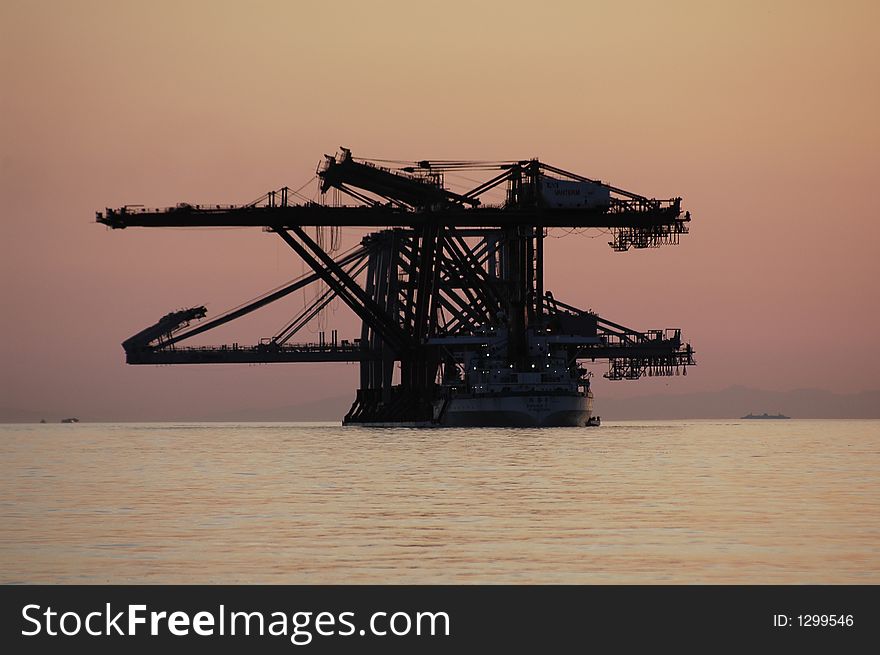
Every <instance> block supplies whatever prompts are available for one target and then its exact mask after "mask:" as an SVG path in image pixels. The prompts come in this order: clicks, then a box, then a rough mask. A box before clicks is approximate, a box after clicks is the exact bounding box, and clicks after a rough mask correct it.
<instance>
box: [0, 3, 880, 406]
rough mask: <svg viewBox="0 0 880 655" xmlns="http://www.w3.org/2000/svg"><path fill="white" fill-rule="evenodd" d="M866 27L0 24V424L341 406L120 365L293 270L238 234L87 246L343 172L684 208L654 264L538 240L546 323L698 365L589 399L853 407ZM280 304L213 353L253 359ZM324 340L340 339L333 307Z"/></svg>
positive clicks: (77, 19) (784, 16)
mask: <svg viewBox="0 0 880 655" xmlns="http://www.w3.org/2000/svg"><path fill="white" fill-rule="evenodd" d="M878 24H880V3H877V2H872V1H865V2H857V1H845V0H844V1H840V2H836V3H830V2H818V1H802V2H773V1H769V2H768V1H763V2H757V1H754V2H752V1H741V2H711V1H709V2H698V1H694V2H648V1H644V2H604V3H599V2H551V1H548V2H540V3H535V2H523V3H517V2H511V1H510V0H508V1H506V2H451V1H450V2H441V3H422V2H412V1H408V2H344V1H336V2H330V3H314V2H247V3H244V2H240V3H232V2H149V3H147V2H143V3H119V2H76V3H72V2H70V3H68V2H10V1H5V2H3V3H2V7H0V30H2V34H0V37H2V41H0V50H2V72H0V76H2V79H0V115H2V118H3V120H2V123H0V135H2V136H0V161H2V173H0V200H2V233H0V273H2V280H3V283H2V285H0V308H2V311H0V335H2V340H0V407H3V408H15V409H22V410H33V411H37V412H46V413H47V414H50V415H54V414H59V413H60V414H72V415H79V416H81V417H95V418H108V419H125V418H136V419H139V418H144V419H157V420H158V419H161V418H164V417H168V418H173V417H183V416H187V415H204V414H207V413H210V412H214V411H220V410H224V409H228V410H235V409H239V408H261V407H266V408H269V407H278V406H283V405H294V404H300V403H303V402H307V401H311V400H317V399H322V398H327V397H332V396H339V395H346V394H351V395H353V390H354V388H355V386H356V377H357V367H356V366H355V365H345V364H331V365H321V366H317V365H296V364H291V365H274V366H238V367H237V366H219V367H209V366H205V367H179V368H175V367H161V368H160V367H127V366H125V364H124V356H123V352H122V348H121V347H120V345H119V344H120V342H121V341H122V340H123V339H124V338H126V337H128V336H130V335H131V334H133V333H135V332H137V331H138V330H140V329H141V328H143V327H145V326H146V325H148V324H150V323H152V322H154V321H155V320H156V319H158V318H159V317H160V316H162V315H163V314H165V313H167V312H168V311H170V310H173V309H177V308H180V307H183V306H191V305H199V304H206V305H207V306H208V309H209V314H217V313H219V312H221V311H223V310H225V309H227V308H230V307H232V306H235V305H238V304H239V303H241V302H243V301H245V300H248V299H250V298H253V297H254V296H256V295H258V294H259V293H261V292H263V291H265V290H267V289H269V288H272V287H274V286H276V285H278V284H280V283H281V282H284V281H285V280H288V279H290V278H291V277H294V276H296V275H298V274H299V273H300V272H301V271H302V265H301V263H300V262H299V260H298V259H297V258H296V257H295V256H294V255H293V254H292V253H291V252H290V251H289V249H287V248H286V246H285V245H284V244H283V243H282V242H281V241H280V239H278V238H277V237H273V236H272V235H269V234H265V233H262V232H261V231H260V230H259V229H233V230H175V229H155V230H148V229H139V228H132V229H127V230H117V231H113V230H109V229H106V228H104V227H103V226H100V225H97V224H95V223H94V216H95V211H96V210H103V209H104V208H105V207H116V206H120V205H123V204H145V205H148V206H164V205H172V204H175V203H177V202H181V201H187V202H191V203H194V204H195V203H240V202H248V201H250V200H252V199H254V198H256V197H258V196H259V195H261V194H262V193H264V192H265V191H267V190H269V189H274V188H279V187H281V186H284V185H289V186H291V187H294V188H296V187H299V186H300V185H301V184H303V183H305V182H307V181H308V180H309V179H310V178H311V177H312V176H313V174H314V171H315V167H316V164H317V163H318V161H319V159H320V157H321V156H322V155H323V154H324V153H332V152H334V151H335V150H336V148H337V147H338V146H339V145H345V146H347V147H350V148H351V149H352V151H353V152H354V154H355V156H363V157H377V158H390V159H431V158H437V159H443V158H461V159H520V158H528V157H533V156H537V157H540V158H541V159H542V160H544V161H547V162H549V163H552V164H554V165H557V166H560V167H562V168H565V169H568V170H573V171H576V172H579V173H581V174H583V175H587V176H590V177H594V178H599V179H602V180H604V181H608V182H610V183H612V184H614V185H616V186H619V187H623V188H626V189H630V190H633V191H636V192H638V193H642V194H644V195H648V196H654V197H663V198H668V197H673V196H682V197H683V198H684V205H685V208H686V209H688V210H689V211H690V212H691V214H692V216H693V222H692V223H691V234H690V235H687V236H686V237H684V238H683V240H682V243H681V245H679V246H676V247H666V248H661V249H658V250H646V251H630V252H627V253H614V252H612V251H611V249H610V248H609V247H608V246H607V245H606V241H607V237H606V236H605V235H601V234H597V233H587V234H584V235H579V236H569V237H566V238H561V239H552V240H550V241H548V244H547V266H546V279H547V288H548V289H550V290H552V291H553V292H554V295H555V296H556V297H557V298H559V299H561V300H565V301H567V302H569V303H571V304H574V305H577V306H580V307H585V308H592V309H593V310H594V311H596V312H597V313H599V314H600V315H602V316H604V317H607V318H609V319H611V320H613V321H616V322H619V323H623V324H625V325H629V326H631V327H634V328H639V329H651V328H664V327H681V328H682V329H683V330H684V334H685V337H686V338H687V339H688V340H689V341H690V342H691V343H692V344H693V346H694V348H695V350H696V352H697V355H696V357H697V360H698V364H699V365H698V366H697V367H696V368H694V369H693V370H691V371H690V372H689V374H688V376H687V377H679V378H665V379H646V380H643V381H640V382H608V381H605V380H601V379H600V380H599V381H598V382H597V383H596V384H595V386H594V391H595V393H596V396H597V402H598V399H599V398H601V396H602V395H605V396H607V397H623V396H633V395H641V394H646V393H655V392H657V393H659V392H662V393H680V392H690V391H697V390H717V389H722V388H725V387H728V386H730V385H746V386H753V387H760V388H765V389H772V390H786V389H794V388H801V387H817V388H823V389H829V390H832V391H836V392H857V391H862V390H868V389H877V388H878V387H880V382H878V380H877V374H878V370H880V339H878V325H880V293H878V282H877V281H878V278H880V256H878V245H880V215H878V214H880V212H878V209H877V207H878V192H877V177H878V173H880V120H878V116H880V39H878V38H877V35H876V30H877V26H878ZM450 181H454V180H450ZM465 183H466V182H465ZM306 192H307V193H308V194H309V195H311V194H313V193H314V192H315V187H314V184H312V185H311V186H309V187H307V189H306ZM359 234H360V232H357V231H347V233H346V235H345V236H346V240H347V241H348V242H351V241H353V240H355V239H357V238H358V236H359ZM557 235H558V234H557ZM302 302H303V297H302V295H297V296H296V297H295V298H292V299H291V301H290V303H289V304H287V305H285V306H279V307H278V308H277V309H276V310H275V311H274V313H272V312H269V313H267V314H266V316H261V317H256V316H255V317H254V319H253V321H250V322H242V323H240V324H238V323H233V324H231V325H230V326H229V327H228V328H225V329H224V330H223V331H217V332H216V335H212V338H211V339H210V341H214V342H222V341H239V342H241V343H252V342H256V341H257V340H258V339H259V338H260V337H264V336H270V335H271V334H273V333H274V332H275V331H276V330H277V329H278V328H279V327H281V326H282V325H283V323H284V319H285V317H286V316H288V315H292V314H293V313H295V312H296V310H297V309H298V308H300V307H301V306H302ZM329 324H333V325H334V326H336V325H338V326H339V327H340V332H341V337H342V338H346V337H354V336H357V334H356V332H355V321H354V320H353V319H352V318H350V317H349V316H348V310H347V309H345V308H344V307H341V308H339V309H338V311H337V312H336V314H332V313H331V314H330V316H329V318H328V325H329ZM595 370H596V372H597V374H601V372H602V371H603V370H604V368H603V367H602V366H598V365H597V367H596V368H595ZM771 409H772V408H771ZM53 413H54V414H53Z"/></svg>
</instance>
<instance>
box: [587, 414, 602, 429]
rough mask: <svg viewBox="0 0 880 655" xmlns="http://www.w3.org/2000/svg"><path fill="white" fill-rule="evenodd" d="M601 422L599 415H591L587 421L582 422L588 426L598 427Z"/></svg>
mask: <svg viewBox="0 0 880 655" xmlns="http://www.w3.org/2000/svg"><path fill="white" fill-rule="evenodd" d="M601 424H602V417H601V416H591V417H590V418H588V419H587V422H586V423H585V424H584V425H586V426H587V427H588V428H598V427H599V426H600V425H601Z"/></svg>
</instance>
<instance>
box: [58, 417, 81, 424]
mask: <svg viewBox="0 0 880 655" xmlns="http://www.w3.org/2000/svg"><path fill="white" fill-rule="evenodd" d="M61 422H62V423H79V419H78V418H63V419H61Z"/></svg>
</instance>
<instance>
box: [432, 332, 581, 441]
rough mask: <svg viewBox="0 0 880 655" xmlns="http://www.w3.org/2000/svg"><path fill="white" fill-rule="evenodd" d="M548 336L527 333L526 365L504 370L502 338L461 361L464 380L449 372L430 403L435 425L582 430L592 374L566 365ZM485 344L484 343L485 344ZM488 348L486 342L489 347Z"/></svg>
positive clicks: (561, 349) (563, 354)
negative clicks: (573, 428)
mask: <svg viewBox="0 0 880 655" xmlns="http://www.w3.org/2000/svg"><path fill="white" fill-rule="evenodd" d="M552 338H553V337H552V336H551V335H549V334H547V332H544V334H536V332H535V331H529V334H528V339H527V341H528V343H529V352H530V353H532V355H533V356H532V357H531V358H530V359H531V360H532V361H530V362H529V363H527V364H526V365H524V366H517V365H515V364H508V363H507V359H506V358H505V357H504V356H500V355H503V354H504V353H505V351H504V344H503V339H502V338H497V339H496V343H497V342H501V343H498V344H497V346H495V347H493V346H492V345H489V344H487V346H486V348H485V351H484V354H483V355H482V356H480V355H479V354H477V355H476V356H472V357H470V358H468V359H466V360H465V366H464V370H465V376H464V379H461V378H460V377H459V375H458V373H457V372H458V368H456V367H451V368H450V370H451V371H452V376H451V377H450V378H448V379H446V380H444V381H443V384H442V385H441V389H440V398H439V399H438V400H437V401H435V403H434V406H435V408H436V415H435V418H434V420H435V422H436V423H438V424H440V425H442V426H449V427H584V426H587V425H589V424H590V419H591V418H592V413H593V392H592V391H591V390H590V378H591V377H592V374H591V373H590V372H589V371H587V370H586V369H585V368H583V367H581V366H578V365H577V364H571V365H569V364H568V362H567V360H568V358H567V356H566V355H567V351H566V349H565V348H564V347H562V346H560V345H557V344H554V343H553V342H552ZM487 341H489V340H487ZM490 343H491V341H490Z"/></svg>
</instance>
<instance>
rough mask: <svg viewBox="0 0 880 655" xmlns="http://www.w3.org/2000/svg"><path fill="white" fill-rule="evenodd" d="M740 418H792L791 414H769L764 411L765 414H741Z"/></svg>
mask: <svg viewBox="0 0 880 655" xmlns="http://www.w3.org/2000/svg"><path fill="white" fill-rule="evenodd" d="M740 418H791V416H785V415H784V414H768V413H767V412H764V413H763V414H746V415H745V416H740Z"/></svg>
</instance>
